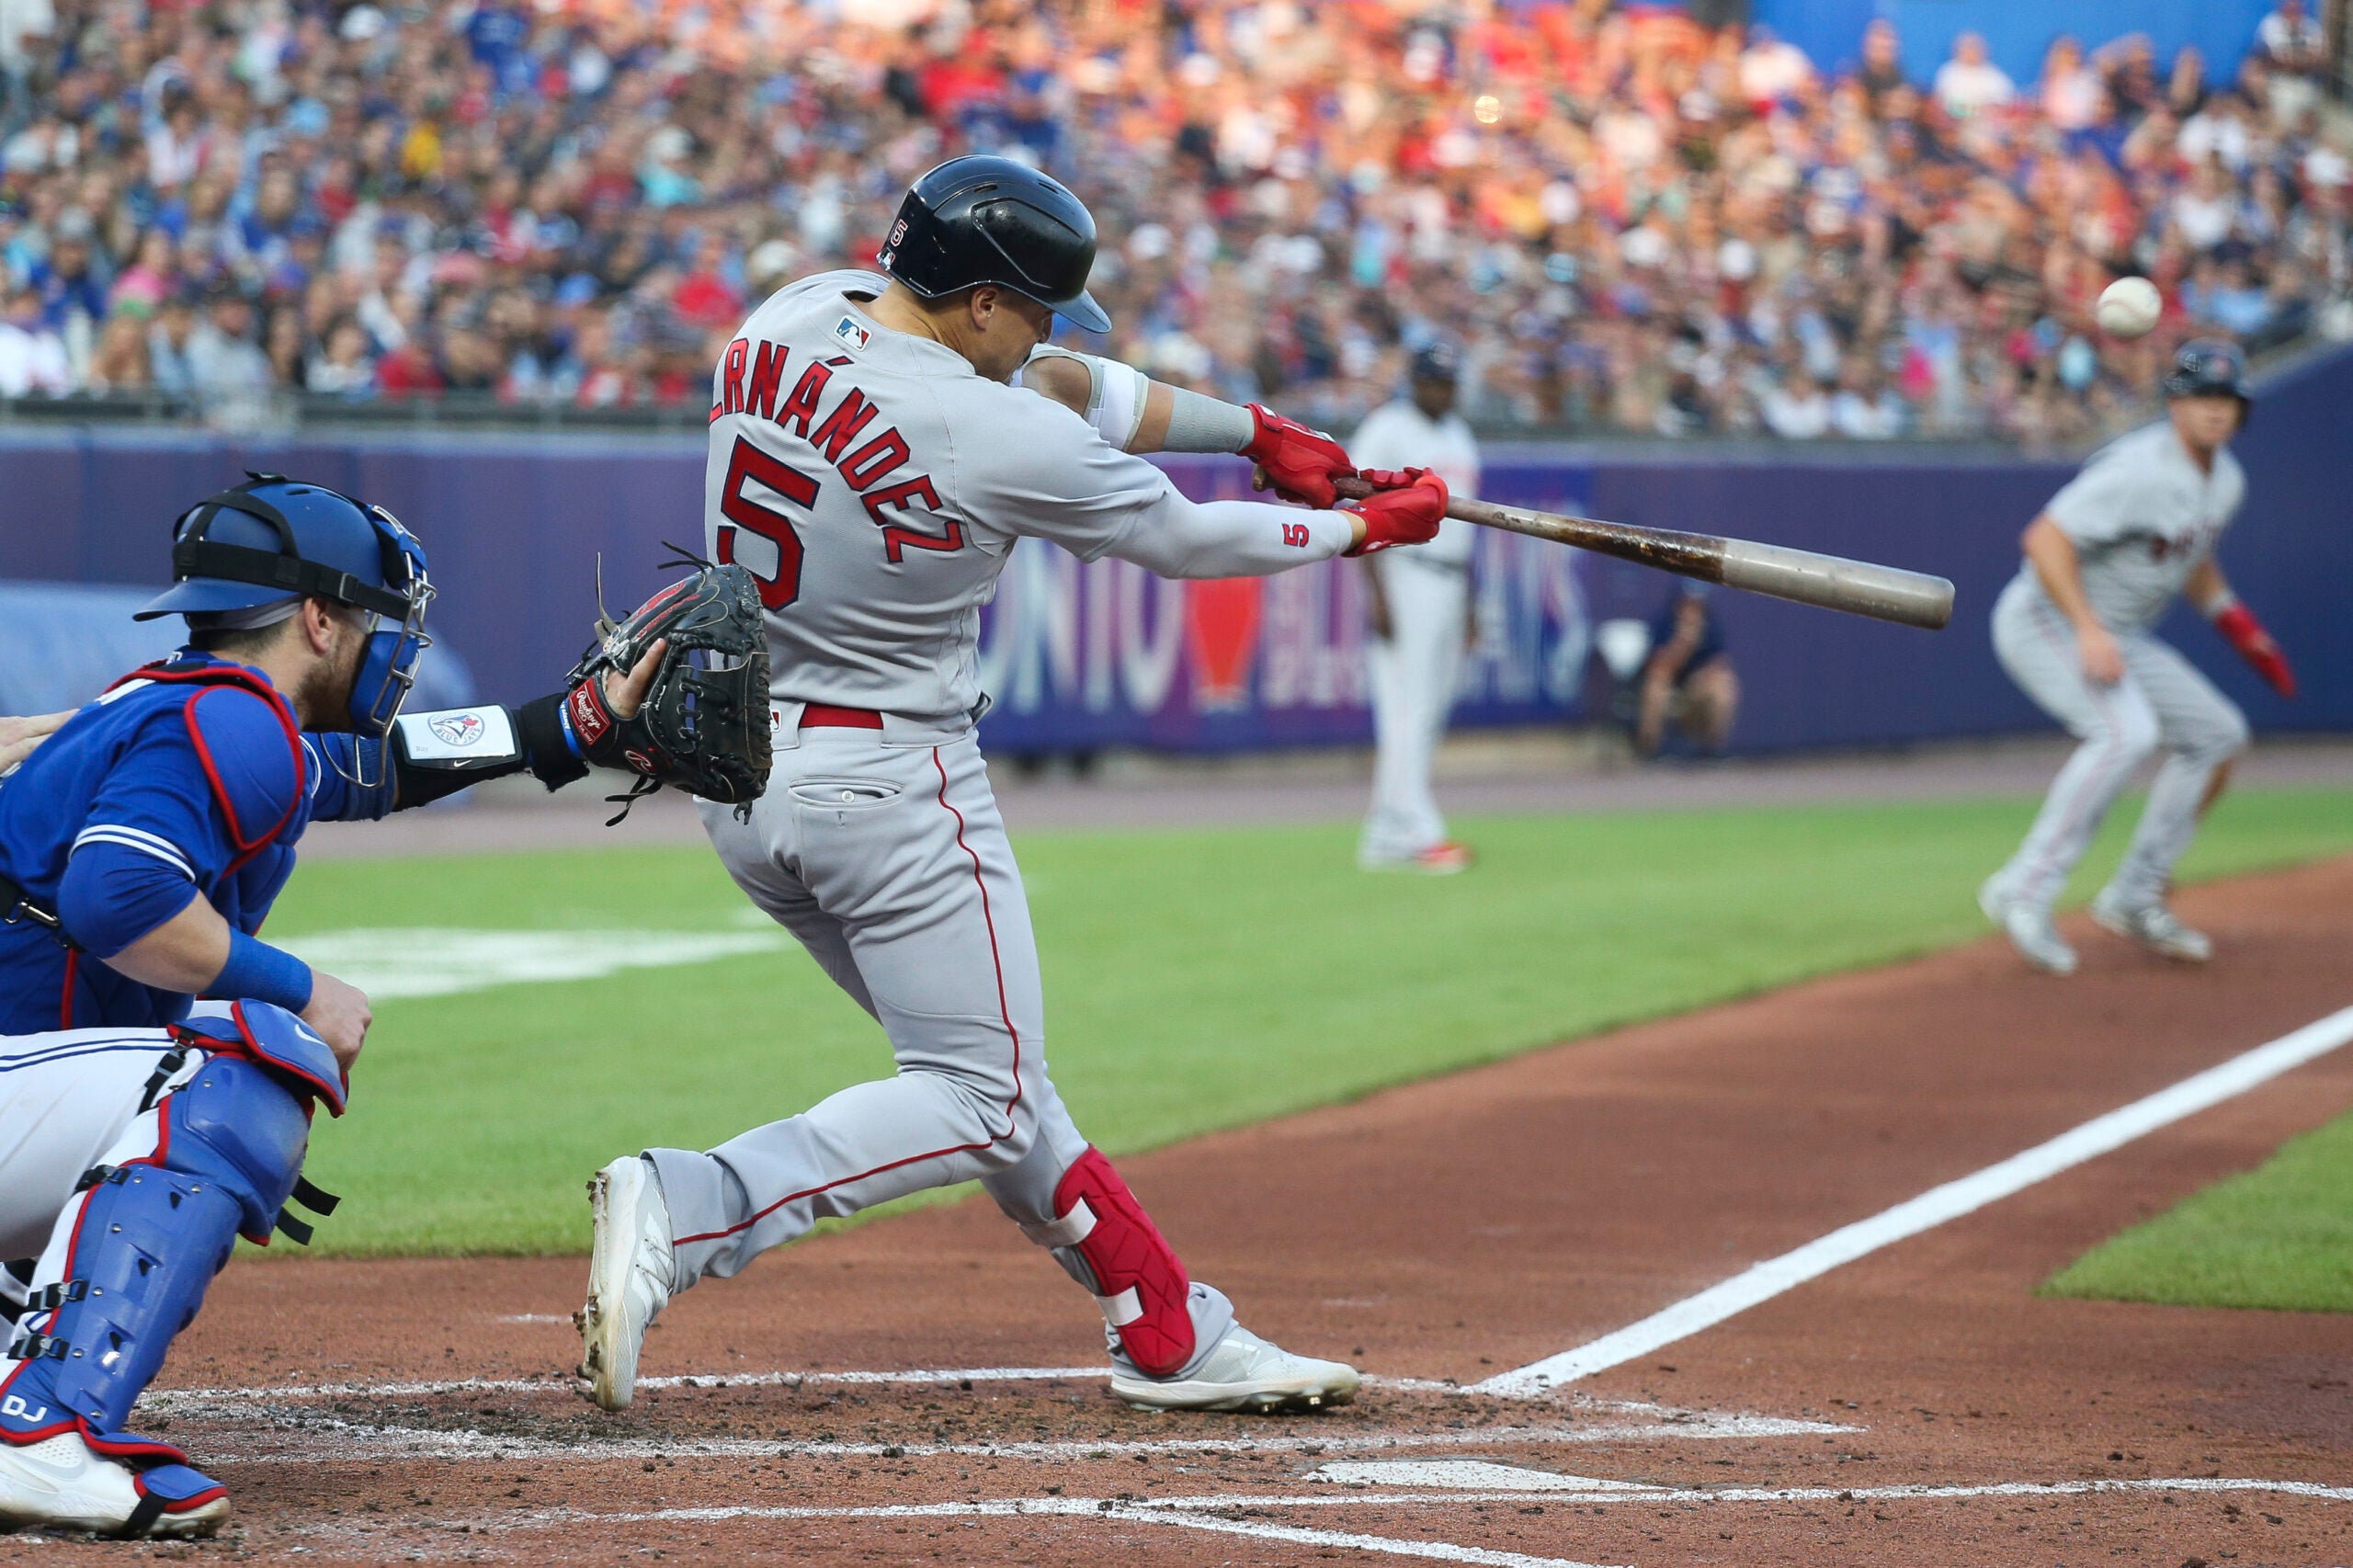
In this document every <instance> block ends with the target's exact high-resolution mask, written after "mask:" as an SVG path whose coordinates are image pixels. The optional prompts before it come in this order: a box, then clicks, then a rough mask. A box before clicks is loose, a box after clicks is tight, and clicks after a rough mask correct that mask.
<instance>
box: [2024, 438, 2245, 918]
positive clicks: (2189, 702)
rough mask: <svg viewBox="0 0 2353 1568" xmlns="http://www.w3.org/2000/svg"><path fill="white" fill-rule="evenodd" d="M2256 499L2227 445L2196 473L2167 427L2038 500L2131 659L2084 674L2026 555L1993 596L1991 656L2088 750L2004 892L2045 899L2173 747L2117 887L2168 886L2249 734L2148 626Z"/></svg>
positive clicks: (2234, 711) (2113, 448)
mask: <svg viewBox="0 0 2353 1568" xmlns="http://www.w3.org/2000/svg"><path fill="white" fill-rule="evenodd" d="M2245 494H2246V476H2245V473H2244V472H2242V471H2241V469H2240V467H2239V464H2238V460H2237V459H2235V458H2234V457H2233V456H2232V455H2231V454H2230V452H2229V451H2227V450H2224V451H2220V452H2217V453H2216V454H2215V456H2214V464H2213V468H2212V470H2211V472H2206V471H2201V470H2200V468H2199V466H2198V464H2197V462H2196V461H2195V460H2192V459H2191V457H2190V455H2189V453H2188V449H2186V448H2184V447H2183V445H2182V443H2181V438H2180V437H2178V436H2177V435H2176V434H2175V433H2174V428H2173V426H2172V425H2171V424H2170V423H2161V424H2156V425H2152V426H2146V427H2145V428H2143V429H2139V430H2135V431H2133V432H2132V433H2131V434H2130V435H2128V436H2123V437H2119V438H2118V439H2117V440H2115V441H2113V442H2111V443H2109V445H2108V446H2107V447H2105V448H2103V449H2100V450H2099V451H2098V452H2097V453H2096V454H2094V455H2093V457H2092V459H2091V460H2090V461H2089V462H2087V463H2086V464H2085V465H2084V468H2083V472H2080V473H2078V474H2077V475H2076V476H2075V478H2074V479H2072V480H2070V481H2069V482H2068V483H2067V484H2066V485H2065V487H2064V488H2063V489H2062V490H2061V491H2060V492H2059V494H2056V495H2054V496H2052V499H2051V504H2050V506H2047V507H2046V508H2044V510H2045V512H2046V513H2047V514H2048V515H2049V517H2051V519H2052V521H2053V522H2054V523H2056V524H2057V525H2058V526H2059V528H2061V530H2062V531H2063V532H2064V533H2065V534H2066V536H2067V537H2068V539H2069V540H2072V541H2074V543H2075V550H2076V553H2077V555H2078V557H2079V558H2080V559H2081V561H2082V563H2083V579H2084V595H2085V597H2086V599H2087V600H2088V601H2089V602H2090V604H2091V607H2092V609H2093V611H2094V612H2095V613H2096V614H2097V616H2098V617H2099V619H2100V622H2101V624H2103V625H2104V626H2106V627H2107V628H2108V629H2109V631H2110V632H2111V633H2112V634H2114V636H2115V638H2116V642H2117V646H2118V648H2119V649H2120V651H2121V653H2123V656H2124V678H2123V679H2122V680H2120V681H2119V682H2117V683H2116V684H2115V685H2114V686H2101V685H2098V684H2097V683H2096V682H2094V681H2092V680H2091V679H2089V678H2088V677H2087V676H2086V675H2085V674H2084V669H2083V664H2082V660H2081V658H2080V657H2079V655H2078V654H2077V653H2076V648H2075V629H2074V628H2073V627H2072V626H2071V625H2070V624H2069V623H2068V620H2067V618H2066V617H2065V616H2064V615H2063V614H2062V613H2060V610H2059V607H2058V606H2056V605H2055V604H2053V603H2052V601H2051V597H2050V595H2048V594H2047V593H2045V592H2044V591H2043V588H2042V584H2041V582H2040V579H2039V578H2037V577H2036V575H2035V574H2034V568H2033V566H2032V565H2031V564H2030V563H2029V564H2028V565H2026V566H2024V567H2021V568H2020V570H2019V572H2018V576H2017V577H2016V578H2015V579H2014V580H2013V581H2012V582H2011V583H2010V585H2009V586H2008V587H2006V588H2005V589H2004V590H2003V591H2002V596H2001V597H2000V598H1999V599H1998V600H1996V601H1995V606H1994V651H1995V653H1996V654H1997V655H1998V656H1999V657H2000V659H2001V661H2002V667H2003V668H2004V669H2006V670H2007V671H2008V672H2009V675H2010V678H2011V679H2012V680H2014V681H2016V682H2018V687H2019V689H2021V690H2023V691H2024V692H2025V693H2026V694H2027V695H2028V696H2029V697H2030V698H2032V699H2034V700H2035V702H2036V703H2037V704H2038V705H2039V706H2040V708H2041V709H2042V710H2043V711H2044V712H2046V713H2048V714H2050V715H2051V716H2052V718H2054V719H2056V720H2058V721H2059V722H2061V723H2062V724H2064V725H2065V726H2066V727H2067V729H2068V730H2069V731H2070V732H2071V733H2073V734H2074V735H2075V737H2076V739H2078V740H2079V741H2081V742H2082V743H2083V744H2081V745H2079V746H2077V747H2076V748H2075V755H2074V756H2071V757H2069V758H2068V759H2067V764H2066V766H2065V767H2063V768H2061V769H2060V770H2059V777H2058V778H2056V779H2054V780H2053V781H2052V786H2051V793H2050V795H2049V797H2048V798H2047V799H2045V800H2044V801H2043V803H2042V810H2041V812H2040V813H2039V814H2038V815H2037V816H2036V817H2035V820H2034V826H2033V827H2032V829H2030V830H2029V832H2028V834H2027V836H2026V842H2025V843H2024V844H2022V845H2020V846H2018V853H2017V854H2016V855H2014V856H2012V857H2011V858H2010V861H2009V864H2008V865H2006V866H2005V867H2004V868H2003V869H2002V871H2001V873H2000V876H1999V879H1998V881H1999V884H2000V886H2001V887H2002V888H2003V890H2004V892H2006V895H2007V896H2008V897H2009V898H2011V899H2014V900H2017V901H2018V902H2021V903H2031V904H2034V905H2037V906H2040V907H2043V908H2048V907H2049V906H2050V904H2051V903H2052V901H2053V900H2055V899H2056V898H2057V897H2058V896H2059V894H2060V892H2061V891H2062V890H2063V888H2064V887H2065V886H2066V882H2067V877H2068V874H2069V873H2070V872H2072V871H2073V870H2074V869H2075V863H2076V862H2077V861H2078V860H2080V859H2081V858H2083V855H2084V851H2085V850H2086V848H2087V847H2088V846H2090V844H2091V840H2092V835H2094V834H2095V833H2097V831H2098V830H2099V824H2100V821H2101V819H2102V818H2103V817H2105V816H2106V815H2107V813H2108V809H2109V806H2110V805H2112V804H2114V803H2115V801H2116V797H2117V796H2118V795H2119V794H2120V792H2121V791H2122V790H2123V789H2124V787H2125V785H2126V784H2127V783H2128V782H2130V781H2131V776H2132V773H2133V770H2134V769H2135V768H2136V767H2139V766H2140V764H2141V763H2142V762H2143V761H2144V760H2145V759H2146V758H2147V757H2148V756H2149V755H2150V754H2151V753H2152V752H2154V751H2157V750H2159V749H2163V750H2164V751H2165V754H2166V756H2165V763H2164V766H2162V767H2159V768H2158V770H2157V777H2156V781H2155V782H2154V784H2153V785H2152V786H2151V787H2150V790H2149V802H2148V805H2147V806H2146V807H2145V808H2144V809H2143V812H2142V813H2141V822H2140V825H2139V827H2138V828H2137V829H2136V830H2135V831H2134V833H2133V835H2132V844H2131V848H2130V849H2129V850H2127V851H2126V853H2125V857H2124V863H2123V865H2122V866H2120V868H2119V869H2118V870H2117V873H2116V877H2115V880H2114V882H2113V886H2114V888H2115V890H2116V892H2117V893H2118V895H2119V898H2120V902H2121V903H2123V904H2124V906H2125V907H2127V908H2137V907H2141V906H2143V905H2145V904H2148V903H2154V902H2155V901H2156V900H2158V899H2161V898H2162V897H2164V895H2165V887H2166V884H2167V881H2168V880H2169V879H2170V877H2171V876H2172V873H2173V867H2174V862H2175V861H2177V860H2178V859H2179V858H2181V853H2182V851H2183V850H2184V849H2186V848H2188V846H2189V840H2190V837H2191V835H2192V834H2194V833H2195V832H2196V830H2197V826H2198V810H2199V806H2200V803H2201V802H2202V801H2204V799H2205V796H2206V790H2207V787H2208V785H2209V783H2210V782H2211V780H2212V778H2213V776H2214V770H2215V769H2216V768H2217V767H2220V766H2221V765H2222V763H2223V762H2224V761H2226V760H2227V759H2228V758H2229V757H2231V756H2233V755H2234V754H2235V753H2236V752H2238V751H2239V750H2241V749H2242V748H2243V747H2245V744H2246V739H2247V729H2246V720H2245V718H2244V717H2242V716H2241V714H2240V712H2239V710H2238V708H2237V707H2236V706H2235V705H2234V703H2232V701H2231V700H2230V699H2228V698H2226V697H2224V696H2223V695H2222V693H2221V692H2219V691H2217V690H2215V689H2214V686H2213V683H2212V682H2211V681H2209V680H2208V679H2207V678H2206V677H2205V676H2201V675H2200V674H2199V673H2198V672H2197V670H2195V669H2194V668H2192V667H2191V666H2190V665H2189V662H2188V660H2186V659H2184V658H2183V657H2182V656H2181V655H2180V654H2179V653H2175V652H2174V651H2173V649H2171V648H2169V647H2167V646H2166V645H2165V643H2163V642H2159V641H2158V640H2157V639H2156V638H2155V637H2154V636H2153V635H2151V633H2150V628H2151V627H2153V626H2154V625H2155V624H2156V622H2157V621H2158V620H2159V619H2162V618H2163V617H2164V615H2165V612H2166V611H2167V610H2168V609H2170V608H2172V606H2173V601H2174V600H2175V598H2176V597H2178V596H2179V595H2180V593H2181V590H2182V585H2183V584H2184V583H2186V582H2187V581H2188V578H2189V575H2190V574H2191V573H2192V572H2194V571H2196V570H2197V569H2198V568H2199V567H2200V565H2202V564H2203V563H2204V562H2206V561H2208V560H2209V559H2210V558H2211V556H2212V554H2213V551H2214V545H2215V541H2216V540H2219V539H2221V538H2222V530H2223V529H2224V528H2227V527H2228V526H2229V524H2230V521H2231V517H2232V516H2233V514H2234V513H2235V512H2236V511H2237V510H2238V507H2239V504H2240V502H2241V501H2242V500H2243V499H2244V498H2245Z"/></svg>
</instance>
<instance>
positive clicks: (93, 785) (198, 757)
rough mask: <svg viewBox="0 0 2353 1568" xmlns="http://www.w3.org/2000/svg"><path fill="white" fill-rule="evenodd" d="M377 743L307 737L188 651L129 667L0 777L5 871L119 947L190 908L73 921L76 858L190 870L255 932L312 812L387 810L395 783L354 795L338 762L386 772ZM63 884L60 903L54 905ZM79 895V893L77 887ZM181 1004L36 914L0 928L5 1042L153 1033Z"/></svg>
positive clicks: (241, 683)
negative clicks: (102, 930) (69, 884)
mask: <svg viewBox="0 0 2353 1568" xmlns="http://www.w3.org/2000/svg"><path fill="white" fill-rule="evenodd" d="M380 749H381V748H380V745H379V743H376V742H373V741H360V740H358V739H356V738H355V737H353V736H351V735H347V734H304V733H300V732H299V731H298V730H297V729H296V727H295V718H294V712H293V710H292V709H291V708H290V706H289V705H288V703H287V702H286V700H285V699H283V698H282V697H280V696H279V695H278V692H277V691H276V690H275V688H273V687H271V686H270V684H269V682H268V680H267V677H265V676H262V675H261V674H260V673H259V672H257V671H255V670H252V669H249V668H247V667H246V666H244V665H235V664H232V663H230V662H228V661H227V660H223V659H219V658H215V657H213V656H211V655H210V654H206V653H196V652H193V651H189V650H183V651H182V652H181V653H177V654H176V655H174V656H173V657H172V658H171V659H168V660H165V661H164V662H163V663H161V664H156V665H148V666H146V667H145V668H143V669H141V670H138V671H135V672H134V673H133V674H132V675H131V676H128V677H126V678H125V679H124V680H123V681H121V682H120V683H119V684H118V685H116V686H115V687H113V689H111V690H109V691H108V693H107V694H106V695H105V696H103V697H101V698H99V699H97V701H96V702H93V703H91V704H90V705H89V706H88V707H86V708H84V709H83V710H81V711H80V712H78V713H76V714H75V715H74V717H73V718H72V719H70V720H68V721H67V722H66V723H65V725H64V727H63V729H61V730H59V731H58V732H57V733H55V734H54V735H51V737H50V738H49V739H48V740H47V741H46V742H44V743H43V744H41V745H40V747H39V748H38V749H37V750H35V751H34V753H33V754H32V756H29V757H28V758H27V759H26V761H25V763H24V765H23V766H22V767H19V768H18V769H17V771H16V772H15V773H14V774H12V775H10V776H9V777H8V778H6V780H0V874H5V875H6V877H7V878H8V879H9V880H10V881H14V882H15V883H16V884H17V887H18V888H19V889H20V890H22V892H23V893H24V894H25V895H26V897H28V899H29V900H30V901H31V902H32V903H34V904H36V905H38V906H40V907H41V908H43V909H47V910H50V911H52V912H57V913H60V914H62V915H64V917H65V922H66V928H67V931H68V934H69V935H73V936H75V937H77V939H79V940H81V941H82V942H84V943H85V945H87V946H89V947H90V948H92V949H96V950H97V951H103V952H112V951H115V950H119V948H120V947H122V946H124V945H126V944H127V942H128V941H131V940H135V939H136V938H137V937H141V936H143V935H145V934H146V932H147V931H148V930H152V929H153V927H154V926H155V925H158V924H161V923H162V921H164V920H167V919H169V918H171V916H172V915H175V914H176V913H177V912H178V910H180V909H183V908H185V907H186V906H187V903H188V898H179V897H175V896H173V893H172V890H171V889H170V888H169V887H168V886H167V887H165V889H164V894H165V906H163V907H160V908H158V909H156V910H155V911H154V913H153V916H152V918H148V917H142V918H140V919H138V920H136V921H135V922H134V924H135V925H137V926H142V927H143V928H141V929H131V930H119V931H113V932H111V934H110V937H109V939H105V940H102V939H101V938H100V937H97V936H96V935H92V934H90V933H91V932H92V930H93V929H94V928H95V927H97V926H102V925H106V924H107V921H106V918H105V916H106V915H107V912H106V911H104V910H103V909H102V910H100V911H98V912H97V914H96V915H92V914H89V913H88V912H87V911H86V910H85V913H84V914H83V915H81V918H80V921H79V924H80V926H81V927H82V928H81V929H79V930H77V929H76V924H77V920H76V914H75V909H76V907H77V906H76V904H75V901H74V896H73V890H68V889H66V887H65V883H66V880H67V870H68V867H69V864H70V863H71V862H72V860H73V858H74V857H75V856H76V855H79V854H94V855H95V856H96V857H97V862H96V863H103V862H107V861H108V860H111V861H112V862H113V863H114V864H116V865H118V866H127V867H129V868H130V869H131V870H132V871H133V872H134V873H138V872H144V873H146V874H147V878H148V881H149V884H150V885H151V886H152V885H153V881H154V879H155V878H157V877H163V878H185V879H186V880H187V881H188V883H189V884H190V886H191V892H190V895H189V896H190V897H201V898H204V899H206V900H208V901H209V902H210V903H211V905H212V907H213V908H215V909H217V910H219V911H220V912H221V915H222V918H224V919H226V920H227V921H228V922H229V924H230V925H231V926H233V927H235V928H236V929H238V930H242V931H244V932H246V933H247V934H249V935H250V934H252V933H254V932H256V931H257V930H259V929H260V927H261V923H262V921H263V919H264V918H265V917H266V916H267V915H268V913H269V906H270V903H271V902H272V901H273V900H274V899H276V898H277V896H278V890H279V889H281V888H282V887H284V886H285V884H286V878H287V876H288V874H289V873H290V872H291V871H292V870H293V869H294V844H295V841H296V840H297V839H299V838H301V836H302V830H303V829H304V828H305V827H307V826H309V825H310V824H311V822H312V820H313V818H324V819H331V820H332V819H337V818H350V817H381V816H382V815H383V814H384V813H385V812H386V811H388V810H389V809H390V808H391V804H392V799H391V797H392V790H391V788H390V786H389V784H387V785H385V786H383V787H381V788H379V789H373V790H370V789H361V788H358V787H355V786H353V785H352V784H350V783H349V782H348V781H347V779H346V778H344V777H343V774H342V772H339V771H338V770H337V765H338V764H339V765H340V766H341V767H342V768H343V769H344V770H346V771H355V772H357V771H360V769H359V768H358V767H355V766H354V765H355V764H356V763H358V762H359V761H360V760H362V759H363V757H364V760H365V761H366V762H367V764H368V771H367V772H366V773H365V776H366V777H369V778H381V777H382V774H383V769H382V767H381V757H380V756H377V755H376V754H377V753H378V752H379V751H380ZM61 892H65V893H66V895H67V896H66V899H65V903H66V907H65V908H64V909H62V910H61V908H60V898H61ZM85 897H86V892H85ZM191 1000H192V998H191V997H188V996H186V995H182V994H178V993H176V992H168V991H156V990H153V989H151V988H149V987H147V986H144V985H141V984H139V983H136V982H135V981H132V980H130V979H127V978H126V977H124V976H122V975H120V974H118V973H116V972H115V971H113V970H111V969H109V968H108V967H107V966H106V964H105V963H104V962H103V961H102V960H99V959H98V958H97V957H94V956H93V955H92V953H91V952H86V951H74V950H71V949H68V948H67V947H66V946H65V945H64V944H63V943H61V942H59V941H58V940H57V938H56V937H54V936H52V935H51V933H50V932H49V931H48V929H47V928H45V927H43V926H40V925H37V924H35V923H34V922H32V921H30V920H18V921H17V922H16V923H15V924H13V925H5V926H0V1035H7V1034H30V1033H35V1032H38V1031H40V1030H45V1029H60V1028H94V1027H119V1028H148V1027H153V1026H155V1025H159V1024H165V1023H174V1022H176V1021H178V1020H179V1019H180V1018H181V1017H185V1016H186V1014H187V1012H188V1004H189V1002H190V1001H191Z"/></svg>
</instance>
